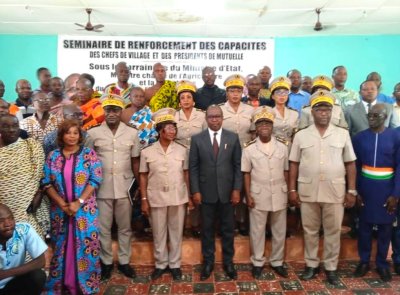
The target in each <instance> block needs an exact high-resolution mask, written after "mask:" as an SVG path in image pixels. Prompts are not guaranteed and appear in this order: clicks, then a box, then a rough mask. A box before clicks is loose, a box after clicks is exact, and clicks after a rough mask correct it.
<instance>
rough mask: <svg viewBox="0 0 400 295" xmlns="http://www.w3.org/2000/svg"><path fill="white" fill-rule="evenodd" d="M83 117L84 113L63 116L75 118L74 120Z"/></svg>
mask: <svg viewBox="0 0 400 295" xmlns="http://www.w3.org/2000/svg"><path fill="white" fill-rule="evenodd" d="M83 116H84V113H80V112H76V113H73V114H64V117H65V118H75V119H80V118H82V117H83Z"/></svg>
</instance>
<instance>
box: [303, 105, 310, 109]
mask: <svg viewBox="0 0 400 295" xmlns="http://www.w3.org/2000/svg"><path fill="white" fill-rule="evenodd" d="M308 107H311V105H310V104H306V105H305V106H303V107H302V109H304V108H308Z"/></svg>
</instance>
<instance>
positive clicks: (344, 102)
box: [332, 88, 360, 110]
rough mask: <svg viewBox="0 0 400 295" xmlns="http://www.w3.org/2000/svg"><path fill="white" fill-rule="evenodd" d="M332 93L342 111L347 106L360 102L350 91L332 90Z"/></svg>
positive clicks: (352, 91)
mask: <svg viewBox="0 0 400 295" xmlns="http://www.w3.org/2000/svg"><path fill="white" fill-rule="evenodd" d="M332 93H333V94H335V96H336V97H337V102H338V103H339V104H340V106H341V107H342V109H343V110H344V109H345V108H347V107H348V106H351V105H354V104H356V103H358V102H360V95H359V94H358V93H357V92H356V91H354V90H352V89H348V88H344V89H343V90H338V89H336V88H333V89H332Z"/></svg>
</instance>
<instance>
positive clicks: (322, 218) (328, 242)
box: [300, 202, 344, 270]
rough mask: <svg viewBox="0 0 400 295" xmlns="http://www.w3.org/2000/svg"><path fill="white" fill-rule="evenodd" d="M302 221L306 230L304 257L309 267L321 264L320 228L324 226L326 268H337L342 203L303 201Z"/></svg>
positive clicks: (342, 210) (324, 259) (342, 211)
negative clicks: (319, 251) (319, 249)
mask: <svg viewBox="0 0 400 295" xmlns="http://www.w3.org/2000/svg"><path fill="white" fill-rule="evenodd" d="M300 209H301V221H302V223H303V230H304V244H305V248H304V258H305V261H306V265H307V266H309V267H318V266H319V257H318V246H319V230H320V227H321V223H322V226H323V228H324V254H323V261H324V267H325V270H336V268H337V264H338V259H339V253H340V232H341V227H342V221H343V214H344V207H343V204H341V203H335V204H332V203H317V202H315V203H307V202H302V203H301V207H300Z"/></svg>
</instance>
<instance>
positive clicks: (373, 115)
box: [367, 113, 385, 119]
mask: <svg viewBox="0 0 400 295" xmlns="http://www.w3.org/2000/svg"><path fill="white" fill-rule="evenodd" d="M384 116H385V114H378V113H369V114H367V118H368V119H378V118H382V117H384Z"/></svg>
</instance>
